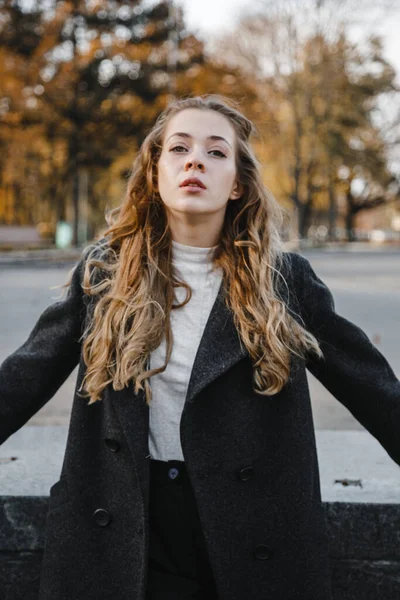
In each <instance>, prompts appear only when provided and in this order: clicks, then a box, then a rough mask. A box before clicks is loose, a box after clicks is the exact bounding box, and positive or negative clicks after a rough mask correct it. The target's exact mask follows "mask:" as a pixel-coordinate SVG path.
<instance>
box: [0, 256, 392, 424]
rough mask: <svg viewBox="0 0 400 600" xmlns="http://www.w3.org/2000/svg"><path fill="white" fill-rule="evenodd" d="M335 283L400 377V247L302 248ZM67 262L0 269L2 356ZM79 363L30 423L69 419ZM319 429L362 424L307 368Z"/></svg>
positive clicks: (341, 300)
mask: <svg viewBox="0 0 400 600" xmlns="http://www.w3.org/2000/svg"><path fill="white" fill-rule="evenodd" d="M303 254H304V255H305V256H307V258H308V259H309V260H310V262H311V264H312V265H313V267H314V269H315V271H316V272H317V274H318V275H319V276H320V277H321V279H322V280H323V281H325V283H326V284H327V285H328V286H329V287H330V289H331V290H332V293H333V295H334V298H335V303H336V310H337V312H338V313H339V314H341V315H342V316H344V317H346V318H347V319H349V320H350V321H353V322H354V323H356V324H357V325H358V326H359V327H361V328H362V329H363V330H364V331H365V333H366V334H367V335H368V337H369V338H370V339H371V340H373V341H374V343H375V345H376V346H377V348H378V349H379V350H380V351H381V352H382V354H383V355H384V356H385V357H386V358H387V359H388V361H389V363H390V364H391V366H392V367H393V369H394V371H395V372H396V374H397V375H398V377H400V345H399V339H400V317H399V308H400V251H397V252H384V251H377V252H364V253H363V252H360V253H357V252H352V253H349V252H344V251H343V252H342V251H335V252H326V251H317V250H312V251H308V252H303ZM71 266H72V265H69V266H68V267H56V268H55V267H48V266H47V267H44V266H43V267H39V266H36V267H7V268H2V269H1V270H0V286H1V287H0V289H1V295H0V362H2V361H3V360H4V359H5V358H6V356H7V355H8V354H10V353H11V352H12V351H13V350H15V349H16V348H17V347H18V346H19V345H21V344H22V343H23V342H24V341H25V339H26V338H27V336H28V334H29V332H30V331H31V329H32V327H33V325H34V323H35V321H36V319H37V318H38V317H39V315H40V314H41V312H42V311H43V310H44V309H45V308H46V306H48V305H49V304H51V303H52V302H54V301H55V300H56V299H57V298H56V297H57V295H59V294H60V290H51V289H50V287H51V286H55V285H60V284H62V283H63V282H64V281H65V278H66V275H67V273H68V270H69V268H70V267H71ZM76 374H77V369H75V370H74V372H73V373H72V374H71V375H70V377H69V378H68V379H67V381H66V382H65V383H64V385H63V386H62V387H61V388H60V389H59V391H58V392H57V393H56V395H55V396H54V397H53V398H52V400H51V401H50V402H48V404H47V405H46V406H44V407H43V408H42V409H41V410H40V411H39V412H38V413H37V414H36V415H34V416H33V417H32V418H31V419H30V421H29V422H28V424H29V425H45V424H51V425H61V424H62V425H65V424H68V423H69V417H70V412H71V407H72V397H73V393H74V387H75V380H76ZM308 380H309V385H310V392H311V400H312V407H313V414H314V422H315V427H316V428H317V429H363V428H362V426H361V425H360V424H359V423H358V422H357V421H356V420H355V419H354V417H353V416H352V415H351V414H350V413H349V411H348V410H347V409H346V408H344V407H343V406H342V405H341V404H340V403H339V402H338V401H337V400H336V399H335V398H334V397H333V396H332V395H331V394H330V393H329V392H328V391H327V390H326V389H325V388H324V387H323V386H322V385H321V384H320V383H319V382H318V381H317V380H316V379H315V378H314V377H313V376H312V375H311V374H309V373H308Z"/></svg>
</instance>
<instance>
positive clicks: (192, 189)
mask: <svg viewBox="0 0 400 600" xmlns="http://www.w3.org/2000/svg"><path fill="white" fill-rule="evenodd" d="M181 190H187V191H188V192H204V191H205V190H204V188H202V187H200V186H198V185H184V186H182V187H181Z"/></svg>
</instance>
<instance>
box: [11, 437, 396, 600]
mask: <svg viewBox="0 0 400 600" xmlns="http://www.w3.org/2000/svg"><path fill="white" fill-rule="evenodd" d="M67 435H68V426H58V427H33V426H25V427H23V428H22V429H20V430H19V431H18V432H16V433H15V434H14V435H13V436H11V438H9V439H8V440H7V441H6V442H4V444H3V445H2V446H0V483H1V488H0V489H1V494H2V495H1V496H0V598H6V599H7V600H20V599H21V600H22V599H23V600H37V598H38V591H39V579H40V567H41V560H42V556H43V548H44V539H45V525H46V516H47V508H48V494H49V489H50V487H51V486H52V485H53V483H55V482H56V481H57V480H58V479H59V476H60V472H61V465H62V460H63V457H64V451H65V445H66V440H67ZM316 439H317V449H318V459H319V468H320V474H321V491H322V499H323V502H324V508H325V514H326V521H327V525H328V532H329V538H330V543H329V545H330V556H331V566H332V587H333V600H400V569H399V567H400V528H399V526H398V524H399V522H400V502H399V499H400V469H399V467H398V465H397V464H396V463H395V462H394V461H393V460H392V459H391V458H390V457H389V456H388V454H387V453H386V451H385V450H384V449H383V448H382V447H381V445H380V444H379V443H378V442H377V440H375V439H374V438H373V437H372V436H371V435H370V434H369V433H368V432H367V431H327V430H319V431H317V432H316ZM13 458H14V459H15V460H13ZM337 480H342V481H346V480H347V481H350V485H344V484H343V483H337ZM351 481H353V482H354V481H355V482H358V483H356V484H352V483H351ZM359 484H361V485H359ZM321 600H323V599H321Z"/></svg>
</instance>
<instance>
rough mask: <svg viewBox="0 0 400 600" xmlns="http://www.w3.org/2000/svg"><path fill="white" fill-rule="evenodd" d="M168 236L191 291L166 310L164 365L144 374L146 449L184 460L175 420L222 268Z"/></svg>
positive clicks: (156, 360)
mask: <svg viewBox="0 0 400 600" xmlns="http://www.w3.org/2000/svg"><path fill="white" fill-rule="evenodd" d="M214 248H216V246H213V247H212V248H198V247H195V246H186V245H184V244H179V243H178V242H175V241H172V261H173V264H174V267H175V268H176V270H177V272H178V273H179V275H180V276H181V277H182V279H183V280H184V281H185V282H186V283H188V284H189V285H190V287H191V288H192V297H191V299H190V301H189V302H188V303H187V304H186V305H185V306H184V307H183V308H177V309H173V310H172V311H171V328H172V334H173V348H172V353H171V358H170V360H169V363H168V365H167V368H166V369H165V371H164V372H163V373H158V374H157V375H153V377H151V378H150V386H151V391H152V399H151V402H150V430H149V450H150V458H152V459H156V460H163V461H167V460H182V461H183V460H184V457H183V453H182V447H181V440H180V429H179V425H180V420H181V414H182V410H183V406H184V403H185V398H186V392H187V388H188V385H189V379H190V374H191V372H192V367H193V363H194V359H195V356H196V353H197V349H198V346H199V343H200V340H201V337H202V335H203V331H204V327H205V325H206V323H207V320H208V317H209V314H210V311H211V308H212V307H213V304H214V302H215V299H216V297H217V294H218V290H219V288H220V285H221V281H222V269H218V270H217V271H214V272H211V269H212V262H211V255H210V254H211V251H212V250H213V249H214ZM175 293H176V298H177V300H176V301H174V304H177V303H178V302H182V301H183V300H184V298H185V295H186V290H185V289H184V288H183V287H179V288H176V289H175ZM165 357H166V343H165V338H164V339H163V341H162V343H161V344H160V346H159V347H158V348H157V349H156V350H155V351H154V352H152V353H151V354H150V368H151V369H154V368H158V367H161V366H162V365H163V364H164V362H165Z"/></svg>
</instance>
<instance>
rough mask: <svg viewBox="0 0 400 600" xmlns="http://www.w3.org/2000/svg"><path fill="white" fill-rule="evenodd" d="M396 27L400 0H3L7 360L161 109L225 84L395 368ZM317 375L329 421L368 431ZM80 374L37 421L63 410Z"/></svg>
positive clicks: (1, 273) (98, 221)
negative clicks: (253, 125) (171, 102)
mask: <svg viewBox="0 0 400 600" xmlns="http://www.w3.org/2000/svg"><path fill="white" fill-rule="evenodd" d="M399 31H400V4H399V2H398V0H380V1H379V2H376V1H373V0H252V2H248V1H246V0H217V1H216V0H201V1H199V0H175V1H173V0H169V1H162V2H160V1H156V0H146V1H142V2H140V1H128V0H125V1H118V0H112V1H104V0H102V1H101V2H100V1H96V0H65V1H54V0H20V1H19V0H11V1H10V0H0V70H1V71H0V290H1V292H0V362H1V361H2V360H3V359H4V358H5V357H6V356H7V355H8V354H10V353H11V351H12V350H14V349H15V348H17V347H18V346H19V345H20V344H22V343H23V342H24V341H25V339H26V337H27V335H28V334H29V332H30V331H31V329H32V327H33V325H34V323H35V321H36V319H37V318H38V316H39V315H40V313H41V312H42V311H43V310H44V308H45V307H46V306H47V305H48V304H50V303H51V302H54V301H55V299H57V294H58V295H59V292H54V290H52V289H51V287H52V286H54V285H56V284H61V283H63V282H64V281H65V278H66V275H67V271H68V269H69V268H70V267H71V266H73V264H74V262H76V260H77V259H78V257H79V255H80V252H81V248H82V247H83V246H85V245H86V243H87V242H88V241H90V240H92V239H93V238H94V237H95V236H97V235H99V234H100V233H101V232H102V231H103V230H104V229H105V227H106V223H105V218H104V214H105V211H106V210H108V209H110V208H113V207H114V206H117V205H119V204H120V203H121V201H122V199H123V196H124V192H125V186H126V181H127V178H128V176H129V170H130V168H131V165H132V161H133V159H134V157H135V153H136V152H137V150H138V148H139V146H140V144H141V142H142V141H143V139H144V137H145V136H146V134H147V132H148V131H149V129H150V128H151V127H152V125H153V123H154V121H155V119H156V117H157V116H158V114H159V113H160V112H161V110H163V109H164V108H165V107H166V106H167V104H168V103H169V102H170V101H171V100H173V99H174V98H177V97H179V96H185V95H197V94H205V93H222V94H224V95H226V96H229V97H231V98H234V99H235V100H238V101H239V102H240V105H241V108H242V110H243V111H244V113H245V114H246V115H247V116H248V117H249V118H250V119H252V120H253V122H254V123H255V125H256V127H257V129H258V132H259V135H258V136H257V137H256V138H254V140H253V145H254V149H255V151H256V154H257V156H258V158H259V160H260V162H261V164H262V168H263V176H264V181H265V183H266V185H267V186H268V187H269V188H270V190H271V191H272V192H273V194H274V195H275V197H276V198H277V200H278V201H279V202H280V203H281V204H282V205H283V206H284V207H285V208H286V209H287V211H288V214H289V215H290V219H288V221H287V223H286V224H285V228H284V230H283V231H282V236H283V238H284V240H285V241H286V242H287V244H288V246H289V247H290V244H292V247H293V248H296V249H301V251H302V252H303V253H305V254H307V257H308V258H309V260H310V262H311V263H312V265H313V267H314V268H315V269H316V271H317V273H318V274H319V275H320V276H321V278H322V279H323V280H324V281H325V282H326V283H327V284H328V285H329V287H330V288H331V290H332V292H333V293H334V297H335V301H336V308H337V310H338V312H339V313H341V314H342V315H344V316H345V317H347V318H348V319H349V320H351V321H353V322H355V323H356V324H357V325H359V326H360V327H362V329H363V330H364V331H365V332H366V333H367V335H368V336H369V337H370V339H371V340H372V341H373V342H374V344H375V345H376V346H377V347H378V348H379V349H380V351H381V352H382V353H383V354H384V355H385V357H387V359H388V360H389V362H390V364H391V365H392V367H393V368H394V370H395V371H396V373H397V374H398V375H400V353H399V351H398V348H399V344H398V339H399V333H400V331H399V327H398V323H399V305H400V304H399V300H400V277H399V274H400V150H399V149H400V95H399V92H400V36H399V33H398V32H399ZM46 253H47V254H46ZM46 257H47V258H46ZM49 257H51V260H47V259H48V258H49ZM45 259H46V260H45ZM57 261H58V262H57ZM67 267H68V268H67ZM308 377H309V383H310V387H311V392H312V401H313V411H314V416H315V421H316V427H317V428H325V429H329V428H331V429H335V428H336V429H337V428H339V429H343V428H344V429H346V428H347V429H358V428H361V426H360V425H359V424H358V423H357V422H356V421H355V419H354V418H353V417H352V415H350V413H349V412H348V411H347V409H345V408H344V407H342V406H341V405H339V403H337V402H336V401H335V400H334V399H333V398H332V397H331V395H330V394H329V392H327V391H326V390H325V389H324V388H323V387H322V385H320V384H319V382H317V381H316V380H314V379H313V377H312V376H311V375H309V374H308ZM75 378H76V372H75V373H73V374H72V375H71V377H69V379H68V380H67V382H66V383H65V384H64V386H63V387H62V388H61V389H60V391H59V392H57V394H56V398H55V400H54V402H52V403H49V404H48V405H47V406H45V407H43V409H41V411H39V413H38V414H37V415H35V416H34V417H33V418H32V419H31V422H30V424H66V423H68V420H69V414H70V410H71V403H72V395H73V388H74V386H75Z"/></svg>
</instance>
